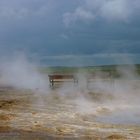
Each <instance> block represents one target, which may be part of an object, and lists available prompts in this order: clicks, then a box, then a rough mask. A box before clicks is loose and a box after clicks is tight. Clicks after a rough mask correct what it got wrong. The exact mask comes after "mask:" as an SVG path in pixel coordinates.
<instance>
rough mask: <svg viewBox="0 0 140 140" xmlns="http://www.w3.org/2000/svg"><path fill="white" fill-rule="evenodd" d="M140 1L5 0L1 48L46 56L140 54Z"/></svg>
mask: <svg viewBox="0 0 140 140" xmlns="http://www.w3.org/2000/svg"><path fill="white" fill-rule="evenodd" d="M139 5H140V2H139V0H133V1H132V0H59V1H58V0H12V1H11V0H1V1H0V48H1V51H2V50H6V51H10V52H11V51H12V50H17V49H23V50H24V49H25V50H27V51H29V52H32V53H38V54H40V56H42V55H64V54H68V55H71V54H76V55H77V54H80V55H81V54H82V55H84V54H97V53H118V52H119V53H140V49H139V48H140V47H139V46H140V41H139V40H140V18H139V17H140V16H139V12H138V11H139V10H140V6H139Z"/></svg>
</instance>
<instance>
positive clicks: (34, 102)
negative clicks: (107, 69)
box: [0, 85, 140, 140]
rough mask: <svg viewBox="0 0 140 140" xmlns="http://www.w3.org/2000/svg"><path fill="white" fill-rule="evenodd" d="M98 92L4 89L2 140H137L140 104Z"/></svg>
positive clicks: (0, 95)
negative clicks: (42, 91) (46, 91)
mask: <svg viewBox="0 0 140 140" xmlns="http://www.w3.org/2000/svg"><path fill="white" fill-rule="evenodd" d="M106 86H107V85H106ZM101 90H104V89H101ZM95 91H96V92H95ZM95 91H93V90H87V89H83V88H82V89H80V88H79V89H72V88H70V89H68V88H64V87H63V88H62V89H61V90H60V89H58V88H56V89H51V90H49V93H40V92H38V91H34V92H33V91H31V90H18V89H12V88H1V89H0V139H4V140H5V139H9V140H12V139H13V140H16V139H23V140H26V139H27V140H30V139H34V140H38V139H41V140H42V139H44V140H46V139H72V140H73V139H79V140H81V139H83V140H86V139H87V140H91V139H93V140H100V139H101V140H118V139H119V140H127V139H128V140H129V139H132V140H138V139H139V138H140V111H139V110H140V106H139V100H138V99H135V98H134V97H135V96H130V95H129V96H130V97H129V98H128V96H127V98H126V99H125V100H124V98H125V97H126V96H121V94H120V96H118V95H117V97H116V95H115V94H110V93H109V91H108V93H106V92H105V93H104V94H102V93H101V91H100V92H99V90H95ZM122 92H123V90H122V91H121V92H120V93H122ZM137 92H138V91H135V90H134V94H138V93H137ZM134 99H135V100H134Z"/></svg>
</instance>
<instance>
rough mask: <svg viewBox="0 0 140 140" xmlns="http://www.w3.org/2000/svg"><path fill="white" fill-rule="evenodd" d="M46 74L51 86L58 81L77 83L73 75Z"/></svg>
mask: <svg viewBox="0 0 140 140" xmlns="http://www.w3.org/2000/svg"><path fill="white" fill-rule="evenodd" d="M48 76H49V82H50V85H51V86H54V83H60V82H74V83H78V79H77V78H76V77H75V76H74V75H66V74H52V75H48Z"/></svg>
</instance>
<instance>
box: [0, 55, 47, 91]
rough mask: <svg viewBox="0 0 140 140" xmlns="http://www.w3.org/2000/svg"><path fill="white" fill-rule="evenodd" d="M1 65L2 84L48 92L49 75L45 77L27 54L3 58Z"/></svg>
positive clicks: (0, 80)
mask: <svg viewBox="0 0 140 140" xmlns="http://www.w3.org/2000/svg"><path fill="white" fill-rule="evenodd" d="M0 65H1V67H0V74H1V78H0V82H1V84H3V85H6V86H12V87H15V88H19V89H31V90H39V91H45V92H47V90H48V79H47V76H46V77H44V75H42V74H41V73H40V72H39V70H38V67H37V66H35V65H33V64H32V63H31V62H29V61H28V59H27V58H26V57H25V55H15V56H14V57H10V58H9V57H8V58H3V59H2V61H1V62H0Z"/></svg>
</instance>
